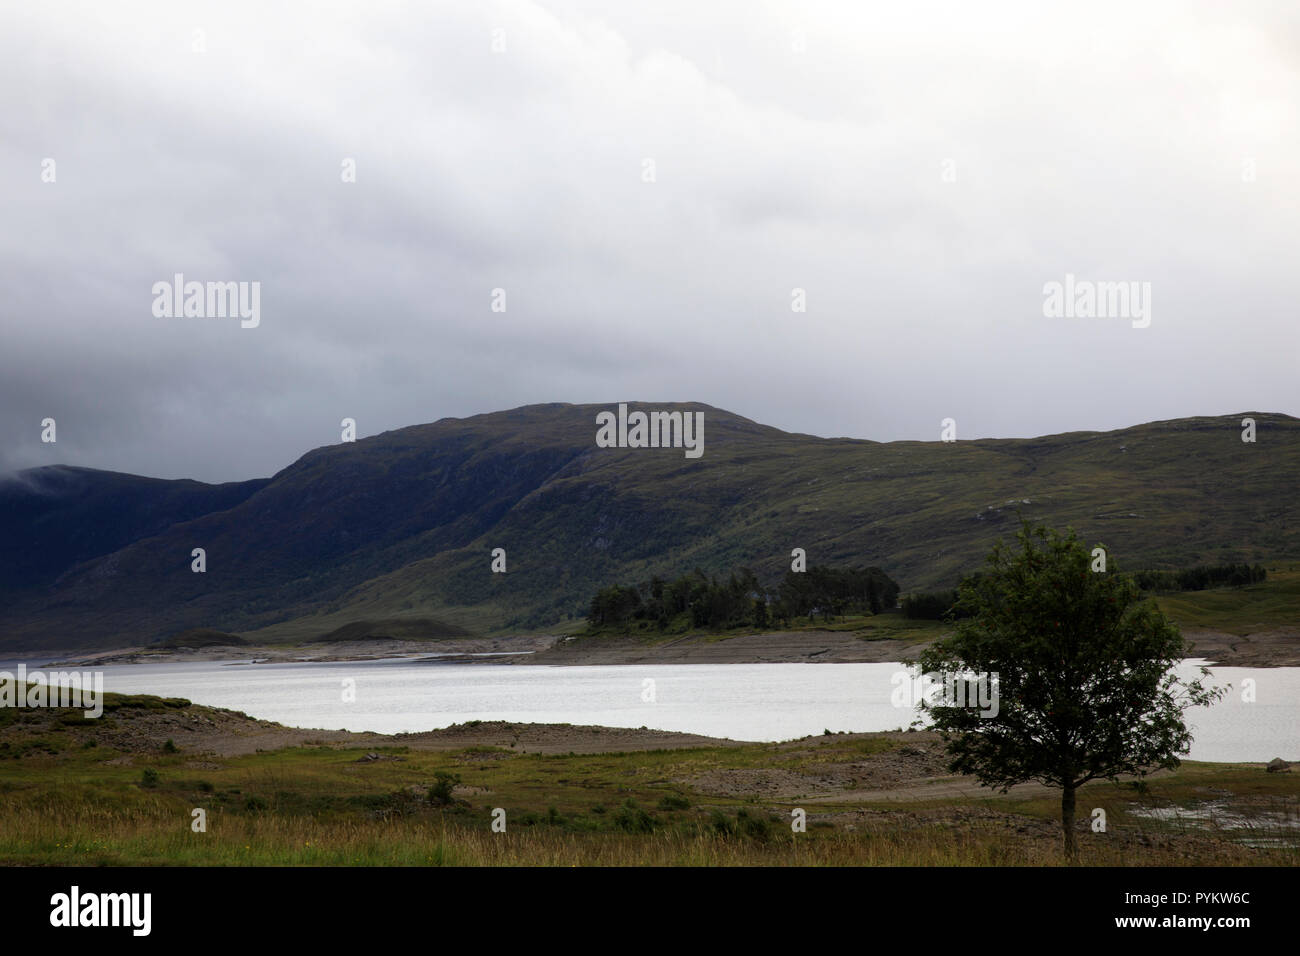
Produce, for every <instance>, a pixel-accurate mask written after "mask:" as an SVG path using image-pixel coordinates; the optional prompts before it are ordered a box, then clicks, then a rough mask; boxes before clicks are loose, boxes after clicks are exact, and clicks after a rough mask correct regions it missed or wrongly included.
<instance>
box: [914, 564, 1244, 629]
mask: <svg viewBox="0 0 1300 956" xmlns="http://www.w3.org/2000/svg"><path fill="white" fill-rule="evenodd" d="M979 575H980V572H978V571H977V572H976V573H975V574H974V575H972V576H971V577H972V579H976V580H977V579H978V578H979ZM1126 576H1127V577H1129V578H1131V579H1132V580H1133V583H1134V584H1136V585H1137V587H1138V590H1140V591H1145V592H1148V593H1149V592H1156V591H1204V590H1205V589H1206V588H1215V587H1234V588H1237V587H1243V586H1245V585H1247V584H1257V583H1259V582H1260V581H1263V580H1265V579H1266V578H1267V577H1268V572H1267V571H1265V570H1264V566H1263V565H1261V564H1256V565H1253V566H1252V565H1249V564H1203V565H1197V566H1196V567H1192V568H1182V569H1180V570H1177V571H1134V572H1132V573H1131V574H1128V575H1126ZM959 593H960V592H959V591H958V589H957V588H951V589H948V590H941V591H917V592H915V593H912V594H905V595H903V600H902V602H901V604H902V608H903V615H904V616H905V617H909V618H913V619H919V620H927V621H956V620H960V619H961V618H963V617H968V616H969V614H970V612H969V610H968V609H967V608H965V607H963V606H962V605H960V604H959V603H958V600H957V598H958V596H959Z"/></svg>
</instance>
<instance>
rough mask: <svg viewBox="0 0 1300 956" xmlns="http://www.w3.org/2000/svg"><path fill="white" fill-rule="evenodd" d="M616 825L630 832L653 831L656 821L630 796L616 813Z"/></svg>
mask: <svg viewBox="0 0 1300 956" xmlns="http://www.w3.org/2000/svg"><path fill="white" fill-rule="evenodd" d="M614 825H615V826H616V827H618V828H619V829H620V830H624V831H626V832H628V833H652V832H654V828H655V821H654V817H652V816H650V814H648V813H646V812H645V811H644V810H642V809H641V808H640V807H638V806H637V805H636V801H635V800H633V799H632V798H631V797H629V798H628V800H627V802H626V803H624V804H623V805H622V806H621V807H619V808H618V811H617V812H616V813H615V814H614Z"/></svg>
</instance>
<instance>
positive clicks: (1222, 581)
mask: <svg viewBox="0 0 1300 956" xmlns="http://www.w3.org/2000/svg"><path fill="white" fill-rule="evenodd" d="M1267 577H1268V572H1267V571H1265V570H1264V566H1263V565H1262V564H1256V565H1254V566H1252V565H1249V564H1244V563H1243V564H1202V565H1198V566H1196V567H1194V568H1183V569H1182V570H1181V571H1136V572H1134V574H1133V580H1134V581H1136V582H1137V586H1138V587H1139V588H1141V589H1142V590H1143V591H1204V590H1205V589H1206V588H1217V587H1232V588H1239V587H1243V586H1244V585H1247V584H1258V583H1259V582H1260V581H1263V580H1264V579H1265V578H1267Z"/></svg>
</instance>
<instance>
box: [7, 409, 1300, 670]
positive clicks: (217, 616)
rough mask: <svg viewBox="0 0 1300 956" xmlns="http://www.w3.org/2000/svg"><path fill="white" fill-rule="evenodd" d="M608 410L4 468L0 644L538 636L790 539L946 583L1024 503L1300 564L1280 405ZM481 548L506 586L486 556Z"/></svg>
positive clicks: (1113, 530)
mask: <svg viewBox="0 0 1300 956" xmlns="http://www.w3.org/2000/svg"><path fill="white" fill-rule="evenodd" d="M616 407H617V406H616V405H609V406H606V405H564V404H550V405H531V406H527V407H524V408H518V409H514V410H512V411H505V412H494V413H491V414H484V415H476V416H473V417H471V418H464V419H450V418H448V419H443V420H441V421H438V422H434V423H432V424H427V425H416V426H412V427H409V428H402V429H398V430H396V431H390V432H385V433H383V434H381V435H376V436H374V437H371V438H365V439H361V440H358V441H356V442H349V443H345V444H339V445H333V446H327V447H324V448H318V449H316V450H314V451H312V452H309V453H308V454H306V455H304V456H303V457H302V458H300V459H299V460H298V461H297V462H295V463H293V464H292V465H290V466H289V467H288V468H285V469H284V470H283V471H281V472H279V473H278V474H276V475H274V476H273V477H271V478H269V479H259V480H256V481H249V482H240V483H234V484H225V485H205V484H201V483H199V482H191V481H179V482H178V481H159V480H156V479H149V478H138V477H135V476H130V475H120V474H115V473H109V472H99V471H94V470H91V469H84V468H66V467H61V466H60V467H51V468H40V469H33V470H29V471H26V472H22V473H20V474H19V475H17V476H14V477H11V478H9V479H7V480H5V481H3V482H0V541H2V542H3V544H2V545H0V574H2V577H3V585H0V596H2V597H3V601H2V606H0V647H4V648H8V649H25V650H37V649H46V648H48V649H55V648H57V649H68V648H90V647H111V646H128V645H138V644H141V643H145V642H148V641H150V640H153V639H156V638H158V637H161V636H164V635H169V634H174V633H176V632H178V631H182V630H185V629H188V628H194V627H204V628H214V629H218V630H220V631H223V632H234V633H239V634H242V635H243V636H245V637H248V636H249V632H250V631H256V630H259V629H261V632H260V633H258V634H256V635H254V637H255V639H259V640H268V639H274V640H306V639H312V638H318V637H320V636H322V635H324V634H327V633H328V632H330V631H332V630H334V629H336V628H339V627H343V626H345V625H347V624H349V623H352V622H354V621H362V620H364V621H382V620H388V619H393V618H406V617H409V618H420V619H423V620H426V621H432V622H434V623H433V624H430V625H429V626H431V627H434V628H435V629H436V628H437V627H440V626H442V625H445V626H446V627H449V628H465V629H467V630H469V631H471V632H475V633H483V632H488V631H502V630H511V629H539V628H545V627H550V626H553V625H556V624H559V623H562V622H564V621H565V620H566V619H569V618H572V617H575V616H580V615H581V614H582V613H583V612H584V611H585V607H586V603H587V601H588V599H589V598H590V596H591V594H592V593H593V592H594V591H595V590H596V589H597V588H599V587H601V586H603V585H605V584H608V583H611V582H615V581H619V582H633V581H638V580H644V579H647V578H648V577H649V576H650V575H652V574H655V573H658V574H661V575H665V576H668V575H677V574H680V573H682V572H683V571H688V570H690V569H692V568H694V567H697V566H698V567H702V568H704V569H706V570H709V571H718V572H725V571H728V570H730V569H732V568H734V567H737V566H740V565H748V566H750V567H752V568H753V569H754V570H755V571H756V572H757V573H758V574H759V575H760V577H768V578H775V577H776V576H778V575H779V574H780V573H782V572H783V571H784V570H785V569H786V568H788V567H789V560H790V551H791V549H792V548H795V547H802V548H805V549H806V550H807V552H808V557H809V561H810V562H811V563H831V564H849V563H863V564H874V565H879V566H880V567H882V568H883V569H884V570H885V571H886V572H887V573H889V574H890V575H891V576H892V577H893V578H894V579H895V580H897V581H899V582H900V583H901V584H902V585H903V587H904V589H905V590H907V589H912V588H923V587H932V586H940V585H950V584H952V583H954V582H955V581H956V580H957V578H958V577H959V576H960V575H961V574H962V573H964V572H966V571H969V570H973V569H975V568H977V567H978V566H979V564H980V563H981V561H982V560H983V557H984V555H985V553H986V552H987V550H988V548H989V546H990V545H991V544H992V543H993V541H994V540H995V539H996V538H998V537H999V536H1006V535H1009V534H1011V533H1013V532H1014V530H1015V528H1016V526H1017V521H1018V516H1020V515H1023V516H1025V517H1027V518H1030V519H1032V520H1035V521H1039V520H1041V521H1044V522H1047V523H1049V524H1052V525H1057V526H1064V525H1067V524H1068V525H1072V526H1073V527H1075V528H1076V529H1077V530H1078V531H1079V532H1080V533H1081V534H1083V535H1084V536H1085V537H1086V538H1087V539H1088V540H1089V541H1090V542H1091V541H1100V542H1103V543H1104V544H1105V545H1106V546H1107V547H1108V548H1109V549H1110V554H1111V558H1112V560H1114V561H1115V562H1117V564H1118V565H1119V566H1121V567H1127V568H1138V567H1153V568H1155V567H1174V566H1179V565H1185V564H1191V563H1199V562H1221V561H1242V560H1246V561H1251V562H1254V561H1270V560H1278V559H1287V558H1295V557H1297V556H1298V555H1300V502H1298V501H1297V498H1296V494H1295V491H1296V485H1295V475H1296V474H1297V466H1300V421H1298V420H1297V419H1295V418H1292V417H1290V416H1286V415H1280V414H1265V413H1254V412H1244V413H1241V414H1238V415H1231V416H1222V417H1212V418H1187V419H1178V420H1174V421H1164V422H1153V423H1150V424H1145V425H1138V426H1135V427H1132V428H1126V429H1121V430H1118V431H1112V432H1072V433H1068V434H1062V435H1052V436H1046V437H1042V438H1032V439H985V440H978V441H959V442H950V443H945V442H939V441H935V442H889V443H880V442H872V441H861V440H853V439H843V438H837V439H827V438H817V437H813V436H810V435H800V434H791V433H787V432H783V431H780V430H778V429H776V428H771V427H769V426H765V425H761V424H758V423H756V422H753V421H750V420H749V419H746V418H743V417H741V416H739V415H735V414H733V413H731V412H727V411H723V410H721V409H717V408H712V407H710V406H707V405H700V404H695V403H687V404H675V405H668V404H664V405H647V404H643V403H631V404H630V407H631V408H632V409H642V410H651V409H674V410H680V411H683V412H702V413H703V415H704V421H705V433H704V439H705V441H704V447H705V452H704V454H703V456H702V457H699V458H689V457H687V456H686V455H685V453H684V451H683V449H681V448H600V447H597V445H596V441H595V438H596V431H597V426H596V416H597V413H598V412H601V411H605V410H612V409H614V408H616ZM1247 415H1249V416H1251V417H1253V418H1255V420H1256V421H1257V423H1258V437H1257V441H1256V442H1255V443H1253V444H1252V443H1244V442H1243V441H1242V440H1241V419H1242V418H1243V417H1244V416H1247ZM195 548H203V549H204V550H205V552H206V571H205V572H204V573H194V572H193V571H192V570H191V561H192V560H193V559H192V557H191V553H192V551H193V549H195ZM494 548H503V549H505V552H506V562H507V572H506V573H505V574H494V573H492V572H491V570H490V565H491V562H492V551H493V549H494Z"/></svg>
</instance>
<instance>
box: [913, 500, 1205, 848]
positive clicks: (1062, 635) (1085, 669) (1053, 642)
mask: <svg viewBox="0 0 1300 956" xmlns="http://www.w3.org/2000/svg"><path fill="white" fill-rule="evenodd" d="M1017 542H1018V548H1017V547H1010V546H1007V545H1006V544H1005V543H1003V542H998V543H997V544H996V545H995V546H994V548H993V550H992V552H991V553H990V554H989V557H988V565H989V569H988V571H987V572H985V573H984V574H982V575H979V576H978V577H972V578H968V579H967V580H966V581H965V582H963V583H962V586H961V588H960V590H959V595H960V597H959V602H958V604H959V607H960V608H961V609H962V611H963V612H964V613H966V614H968V615H969V616H968V617H965V618H963V619H961V620H958V621H957V622H956V624H955V633H954V634H953V635H951V636H950V637H948V638H946V639H944V640H942V641H939V642H937V643H935V644H933V645H931V647H930V648H928V649H927V650H926V651H925V652H924V653H923V654H922V656H921V660H920V668H921V670H922V671H923V672H925V673H927V674H931V675H934V676H936V677H939V676H943V677H949V676H957V675H963V674H965V675H969V674H971V673H974V674H977V675H978V674H990V675H992V674H996V675H997V684H996V686H997V691H996V692H997V704H998V706H997V711H996V715H995V716H989V715H987V714H986V715H984V716H981V712H980V710H978V709H976V708H973V707H963V706H957V704H958V703H959V701H952V700H947V701H943V702H941V703H938V704H936V703H934V702H927V703H923V704H922V707H923V708H924V710H926V711H927V712H929V713H930V714H931V715H932V717H933V719H934V724H935V726H936V728H937V729H938V730H940V732H941V733H942V735H943V738H944V740H945V741H946V742H947V745H948V752H949V755H950V757H951V762H950V768H951V769H952V770H953V771H954V772H958V773H973V774H975V775H976V776H977V777H978V778H979V780H980V782H981V783H983V784H985V785H986V786H992V787H997V788H999V789H1001V790H1002V791H1003V792H1005V791H1006V790H1007V788H1008V787H1010V786H1011V785H1013V784H1017V783H1023V782H1025V781H1029V780H1038V781H1041V782H1043V783H1045V784H1047V785H1049V786H1054V787H1060V788H1061V828H1062V831H1063V839H1064V852H1065V857H1066V859H1067V860H1068V861H1070V862H1076V861H1077V860H1078V843H1077V839H1076V836H1075V830H1074V819H1075V791H1076V790H1077V789H1078V788H1079V787H1080V786H1082V785H1083V784H1084V783H1087V782H1088V781H1089V780H1097V779H1106V780H1115V779H1117V777H1118V776H1119V775H1121V774H1132V775H1136V776H1138V777H1141V776H1145V775H1146V774H1147V773H1150V772H1151V771H1152V770H1155V769H1158V768H1173V767H1176V766H1178V764H1179V759H1178V755H1179V754H1185V753H1187V751H1188V749H1189V748H1190V745H1191V739H1192V738H1191V734H1190V733H1189V732H1188V730H1187V727H1186V726H1185V725H1184V723H1183V711H1184V710H1186V709H1187V708H1188V707H1192V706H1206V705H1208V704H1210V703H1212V702H1213V701H1215V700H1217V699H1218V698H1219V696H1220V695H1221V694H1222V693H1223V692H1224V691H1223V690H1222V689H1209V688H1206V687H1205V686H1203V684H1202V682H1201V681H1200V680H1194V681H1190V682H1183V681H1181V680H1179V679H1178V677H1177V676H1176V675H1175V674H1174V673H1173V672H1172V669H1173V667H1174V666H1175V665H1176V664H1178V663H1179V662H1180V661H1181V660H1182V659H1183V658H1185V657H1186V656H1187V655H1188V653H1189V647H1188V645H1187V643H1186V642H1185V641H1184V640H1183V638H1182V635H1181V634H1180V633H1179V631H1178V628H1177V626H1176V625H1175V624H1174V623H1173V622H1171V621H1170V620H1169V619H1168V618H1166V617H1165V616H1164V615H1163V614H1162V613H1161V612H1160V610H1159V608H1157V607H1156V606H1155V605H1154V604H1152V603H1151V602H1149V601H1144V600H1143V599H1142V597H1141V593H1140V592H1139V590H1138V587H1137V585H1136V584H1135V583H1134V582H1133V580H1132V579H1131V578H1130V577H1129V576H1127V575H1120V574H1117V573H1114V571H1113V570H1112V571H1111V572H1109V573H1107V572H1093V571H1092V570H1091V552H1090V550H1089V549H1087V548H1085V546H1084V545H1083V544H1082V542H1080V541H1079V539H1078V538H1077V537H1076V535H1075V533H1074V532H1073V531H1070V532H1069V533H1068V534H1067V535H1065V536H1062V535H1061V534H1060V533H1058V532H1056V531H1053V530H1049V529H1047V528H1045V527H1041V526H1040V527H1036V528H1031V527H1030V526H1029V524H1028V523H1027V522H1026V523H1024V525H1023V526H1022V528H1021V531H1020V532H1019V534H1018V535H1017ZM1201 673H1202V675H1203V676H1206V675H1208V673H1209V672H1208V671H1206V670H1205V669H1204V668H1202V671H1201ZM990 710H992V708H990Z"/></svg>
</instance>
